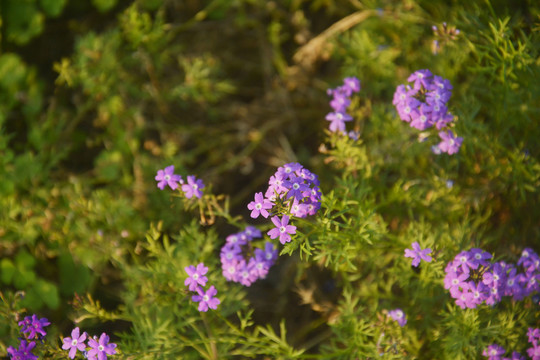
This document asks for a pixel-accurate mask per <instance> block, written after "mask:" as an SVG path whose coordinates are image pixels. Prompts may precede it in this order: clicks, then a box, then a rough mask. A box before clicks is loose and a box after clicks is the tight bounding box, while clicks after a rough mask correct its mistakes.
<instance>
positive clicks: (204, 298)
mask: <svg viewBox="0 0 540 360" xmlns="http://www.w3.org/2000/svg"><path fill="white" fill-rule="evenodd" d="M197 293H198V294H199V295H193V296H192V297H191V300H193V301H195V302H198V303H199V311H202V312H207V311H208V308H210V309H214V310H215V309H217V306H218V305H219V304H220V303H221V301H220V300H219V299H218V298H216V297H214V296H216V294H217V290H216V288H215V287H214V285H212V286H210V288H209V289H208V290H207V291H206V292H204V290H203V289H202V288H200V287H198V288H197Z"/></svg>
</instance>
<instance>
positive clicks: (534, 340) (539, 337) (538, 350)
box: [482, 328, 540, 360]
mask: <svg viewBox="0 0 540 360" xmlns="http://www.w3.org/2000/svg"><path fill="white" fill-rule="evenodd" d="M527 336H528V341H529V343H530V344H531V345H532V347H530V348H528V349H527V355H529V357H530V358H531V359H532V360H540V345H539V344H538V342H539V341H540V329H538V328H535V329H533V328H529V331H527ZM505 353H506V350H505V349H504V348H503V347H502V346H500V345H498V344H491V345H489V346H488V347H487V348H486V349H484V351H483V352H482V355H484V356H485V357H487V358H488V360H525V356H523V355H521V354H520V353H518V352H517V351H514V352H512V357H504V354H505Z"/></svg>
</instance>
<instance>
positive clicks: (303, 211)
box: [248, 163, 321, 244]
mask: <svg viewBox="0 0 540 360" xmlns="http://www.w3.org/2000/svg"><path fill="white" fill-rule="evenodd" d="M320 207H321V191H320V189H319V178H318V177H317V175H315V174H313V173H312V172H311V171H309V170H308V169H305V168H304V167H303V166H302V165H300V164H299V163H289V164H285V165H283V166H281V167H279V168H278V169H277V171H276V172H275V174H274V175H272V176H271V177H270V180H269V181H268V188H267V189H266V192H265V194H264V196H263V193H262V192H259V193H256V194H255V199H254V201H252V202H250V203H249V204H248V209H249V210H251V217H252V218H254V219H255V218H258V217H259V216H260V215H262V216H263V217H265V218H268V217H269V216H270V215H273V216H272V218H271V220H272V222H273V223H274V225H275V226H276V228H275V229H272V230H270V231H269V232H268V235H269V236H270V238H271V239H275V238H278V237H279V240H280V242H281V243H282V244H284V243H286V242H289V241H291V236H290V235H292V234H295V233H296V227H295V226H293V225H290V224H289V219H290V216H296V217H298V218H304V217H306V216H308V215H315V214H316V213H317V211H318V210H319V208H320ZM280 216H281V218H280Z"/></svg>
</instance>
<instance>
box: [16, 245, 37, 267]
mask: <svg viewBox="0 0 540 360" xmlns="http://www.w3.org/2000/svg"><path fill="white" fill-rule="evenodd" d="M15 264H16V265H17V269H19V270H28V269H32V268H33V267H34V265H36V259H34V257H33V256H32V255H30V254H29V253H28V251H26V250H24V249H23V250H20V251H19V252H18V253H17V255H15Z"/></svg>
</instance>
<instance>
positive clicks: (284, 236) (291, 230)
mask: <svg viewBox="0 0 540 360" xmlns="http://www.w3.org/2000/svg"><path fill="white" fill-rule="evenodd" d="M272 222H273V223H274V225H275V226H276V227H275V228H273V229H272V230H270V231H268V233H267V234H268V235H269V236H270V239H275V238H277V237H278V236H279V242H280V243H282V244H285V243H286V242H289V241H291V235H290V234H296V226H293V225H289V217H288V216H287V215H285V216H283V217H282V218H281V220H280V219H279V216H274V217H273V218H272Z"/></svg>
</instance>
